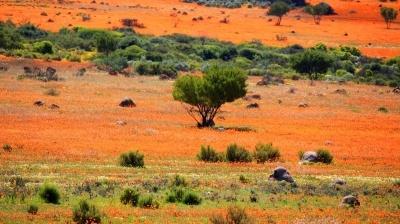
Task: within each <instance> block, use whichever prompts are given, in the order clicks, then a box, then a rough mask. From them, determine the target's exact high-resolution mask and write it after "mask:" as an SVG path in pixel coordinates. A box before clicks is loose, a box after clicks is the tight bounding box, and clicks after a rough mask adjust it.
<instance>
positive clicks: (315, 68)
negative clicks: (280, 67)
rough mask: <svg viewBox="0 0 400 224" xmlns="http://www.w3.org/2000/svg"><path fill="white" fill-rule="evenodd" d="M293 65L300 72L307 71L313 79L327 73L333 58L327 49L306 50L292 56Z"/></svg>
mask: <svg viewBox="0 0 400 224" xmlns="http://www.w3.org/2000/svg"><path fill="white" fill-rule="evenodd" d="M291 62H292V67H293V69H295V70H296V71H297V72H299V73H307V74H308V75H309V77H310V79H311V80H313V79H318V77H319V74H322V73H326V72H327V71H328V68H329V66H330V64H331V62H332V59H331V58H330V57H329V55H328V54H327V53H326V52H325V51H320V50H306V51H305V52H303V53H299V54H296V55H294V56H292V57H291Z"/></svg>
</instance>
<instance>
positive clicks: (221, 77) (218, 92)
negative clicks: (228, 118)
mask: <svg viewBox="0 0 400 224" xmlns="http://www.w3.org/2000/svg"><path fill="white" fill-rule="evenodd" d="M246 80H247V75H246V74H245V72H244V71H243V70H242V69H239V68H235V67H230V66H216V65H214V66H211V67H210V68H209V69H207V70H206V72H205V74H204V75H203V76H202V77H198V76H193V75H186V76H182V77H180V78H178V79H177V80H176V82H175V84H174V90H173V97H174V99H175V100H178V101H180V102H183V103H186V104H189V105H190V107H189V108H186V109H187V112H188V113H189V115H190V116H192V117H193V118H194V119H195V120H196V121H197V124H198V126H199V127H210V126H214V117H215V115H216V114H217V112H218V111H219V109H220V108H221V106H222V105H223V104H224V103H227V102H233V101H234V100H236V99H238V98H241V97H243V96H245V95H246V93H247V90H246ZM197 114H199V115H200V116H201V121H199V120H198V119H197V118H196V115H197Z"/></svg>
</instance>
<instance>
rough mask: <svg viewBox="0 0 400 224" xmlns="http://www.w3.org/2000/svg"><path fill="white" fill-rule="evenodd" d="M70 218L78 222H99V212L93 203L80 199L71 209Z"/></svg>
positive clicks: (82, 223)
mask: <svg viewBox="0 0 400 224" xmlns="http://www.w3.org/2000/svg"><path fill="white" fill-rule="evenodd" d="M72 220H73V221H74V222H75V223H78V224H87V223H101V214H100V212H99V210H98V208H97V207H96V206H95V205H93V204H90V203H89V202H88V201H87V200H86V199H81V200H80V201H79V203H78V204H77V205H75V206H74V207H73V209H72Z"/></svg>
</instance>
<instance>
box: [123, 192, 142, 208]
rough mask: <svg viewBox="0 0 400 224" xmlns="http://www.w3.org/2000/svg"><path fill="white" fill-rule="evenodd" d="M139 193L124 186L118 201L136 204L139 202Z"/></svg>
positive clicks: (125, 203)
mask: <svg viewBox="0 0 400 224" xmlns="http://www.w3.org/2000/svg"><path fill="white" fill-rule="evenodd" d="M139 196H140V193H139V192H138V191H137V190H135V189H133V188H126V189H124V191H123V192H122V194H121V197H120V201H121V203H122V204H124V205H127V204H130V205H132V206H134V207H135V206H137V205H138V202H139Z"/></svg>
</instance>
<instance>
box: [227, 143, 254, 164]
mask: <svg viewBox="0 0 400 224" xmlns="http://www.w3.org/2000/svg"><path fill="white" fill-rule="evenodd" d="M226 160H227V161H228V162H231V163H238V162H239V163H249V162H251V161H252V157H251V155H250V152H249V151H248V150H246V149H245V148H244V147H239V146H238V145H236V144H231V145H229V146H228V148H227V149H226Z"/></svg>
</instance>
